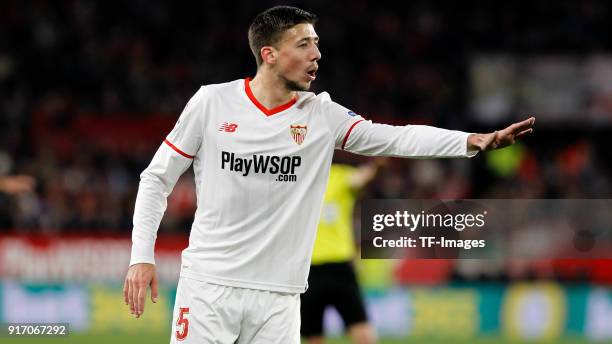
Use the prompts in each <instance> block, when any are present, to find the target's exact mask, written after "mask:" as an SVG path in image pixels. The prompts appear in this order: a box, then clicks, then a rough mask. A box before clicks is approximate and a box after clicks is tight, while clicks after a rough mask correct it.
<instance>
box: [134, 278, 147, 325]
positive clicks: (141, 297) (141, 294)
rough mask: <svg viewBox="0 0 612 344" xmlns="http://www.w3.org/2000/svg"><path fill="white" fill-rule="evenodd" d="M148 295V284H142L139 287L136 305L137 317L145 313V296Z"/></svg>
mask: <svg viewBox="0 0 612 344" xmlns="http://www.w3.org/2000/svg"><path fill="white" fill-rule="evenodd" d="M146 297H147V285H146V284H145V285H143V284H140V285H139V287H138V304H137V307H136V318H140V316H141V315H142V313H144V305H145V298H146Z"/></svg>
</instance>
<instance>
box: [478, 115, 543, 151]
mask: <svg viewBox="0 0 612 344" xmlns="http://www.w3.org/2000/svg"><path fill="white" fill-rule="evenodd" d="M534 123H535V117H530V118H528V119H526V120H524V121H522V122H516V123H514V124H511V125H510V126H508V127H506V128H505V129H502V130H496V131H494V132H492V133H488V134H471V135H470V136H468V150H480V151H487V150H493V149H499V148H504V147H507V146H510V145H513V144H514V143H515V142H516V140H518V139H521V138H523V137H524V136H525V135H529V134H531V133H532V132H533V125H534Z"/></svg>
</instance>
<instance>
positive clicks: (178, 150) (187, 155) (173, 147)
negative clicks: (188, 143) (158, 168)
mask: <svg viewBox="0 0 612 344" xmlns="http://www.w3.org/2000/svg"><path fill="white" fill-rule="evenodd" d="M164 142H165V143H166V144H167V145H168V146H170V148H172V149H174V150H175V151H176V152H177V153H179V154H180V155H182V156H184V157H185V158H189V159H193V158H194V157H195V156H194V155H189V154H187V153H185V152H183V151H182V150H180V149H178V148H176V146H175V145H173V144H172V143H170V141H168V139H165V140H164Z"/></svg>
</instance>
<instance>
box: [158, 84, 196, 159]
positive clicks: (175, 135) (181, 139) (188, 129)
mask: <svg viewBox="0 0 612 344" xmlns="http://www.w3.org/2000/svg"><path fill="white" fill-rule="evenodd" d="M205 97H206V92H205V87H204V86H202V87H201V88H200V89H199V90H198V92H196V94H194V95H193V97H191V99H190V100H189V102H187V105H186V106H185V109H183V112H182V113H181V116H180V117H179V119H178V120H177V121H176V124H175V125H174V128H173V129H172V131H171V132H170V134H168V136H167V137H166V140H165V141H164V142H165V143H166V144H168V145H169V146H170V147H171V148H172V149H174V150H175V151H176V152H177V153H179V154H180V155H182V156H184V157H187V158H193V157H194V156H195V155H196V154H197V152H198V150H199V149H200V145H201V144H202V140H203V135H204V130H203V125H202V123H203V120H202V118H203V116H204V103H205Z"/></svg>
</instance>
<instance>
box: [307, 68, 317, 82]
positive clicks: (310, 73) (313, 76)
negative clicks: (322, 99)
mask: <svg viewBox="0 0 612 344" xmlns="http://www.w3.org/2000/svg"><path fill="white" fill-rule="evenodd" d="M306 74H307V75H308V77H309V78H310V80H314V79H316V78H317V68H316V67H315V68H310V69H308V70H307V71H306Z"/></svg>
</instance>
